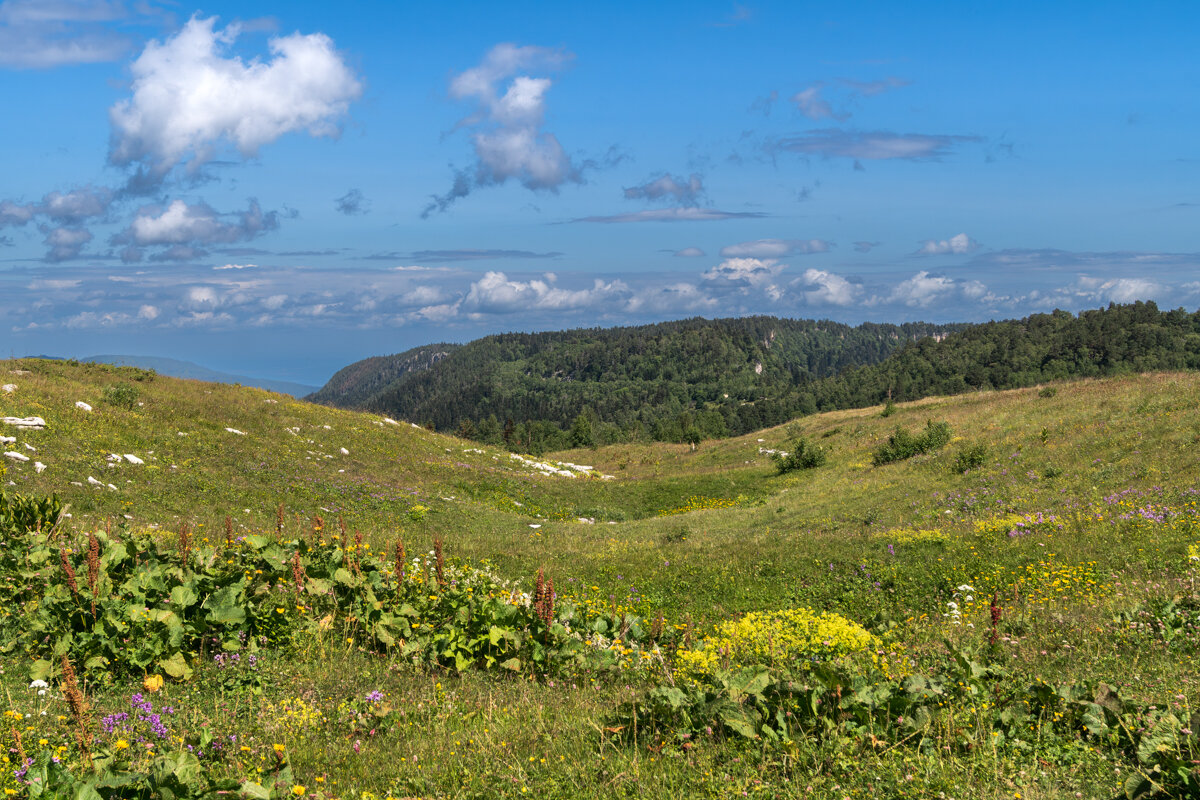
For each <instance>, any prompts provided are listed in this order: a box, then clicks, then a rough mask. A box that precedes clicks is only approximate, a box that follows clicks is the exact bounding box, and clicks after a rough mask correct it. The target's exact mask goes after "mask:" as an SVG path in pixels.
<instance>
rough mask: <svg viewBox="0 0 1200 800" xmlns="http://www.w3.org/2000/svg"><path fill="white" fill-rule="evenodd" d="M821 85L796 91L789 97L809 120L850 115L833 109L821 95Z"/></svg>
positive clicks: (839, 118) (838, 118) (847, 116)
mask: <svg viewBox="0 0 1200 800" xmlns="http://www.w3.org/2000/svg"><path fill="white" fill-rule="evenodd" d="M822 85H823V84H820V83H818V84H815V85H813V86H809V87H808V88H807V89H801V90H800V91H798V92H796V93H795V94H794V95H792V97H791V101H792V105H794V106H796V110H798V111H799V112H800V113H801V114H803V115H804V116H806V117H808V118H809V119H811V120H820V119H835V120H838V121H841V120H845V119H848V118H849V117H850V115H849V114H848V113H845V112H837V111H834V110H833V106H832V105H830V104H829V101H828V100H826V99H825V98H824V97H822V96H821V87H822Z"/></svg>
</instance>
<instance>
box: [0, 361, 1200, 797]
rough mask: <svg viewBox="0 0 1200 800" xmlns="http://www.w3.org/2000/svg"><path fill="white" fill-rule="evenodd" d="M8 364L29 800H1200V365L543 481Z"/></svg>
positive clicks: (569, 455)
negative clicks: (793, 455) (792, 460)
mask: <svg viewBox="0 0 1200 800" xmlns="http://www.w3.org/2000/svg"><path fill="white" fill-rule="evenodd" d="M0 369H3V370H4V371H5V372H6V373H7V374H8V375H9V376H10V377H7V378H6V381H8V380H11V382H12V384H13V386H14V390H13V391H12V392H8V393H6V394H5V395H4V396H3V397H0V402H3V403H4V405H3V408H2V409H0V411H2V412H3V413H2V414H0V416H3V417H4V418H5V423H4V425H3V426H0V435H2V436H3V437H4V442H3V450H4V452H5V454H6V455H5V457H4V459H3V461H0V469H3V473H4V474H3V477H2V478H0V482H2V483H4V484H5V486H4V491H3V493H2V494H0V536H3V537H4V546H3V548H2V549H0V601H2V602H0V632H2V633H3V636H0V685H3V688H4V692H5V696H4V701H3V702H4V705H5V709H4V715H3V719H2V720H0V742H2V748H3V749H2V753H3V759H4V763H3V771H2V772H0V788H2V789H3V791H4V793H5V795H6V796H15V797H31V798H42V797H44V798H59V797H72V798H87V799H89V800H91V799H93V798H104V799H105V800H107V799H108V798H152V797H164V798H212V799H213V800H215V799H216V798H285V797H291V798H297V797H310V798H322V799H327V798H388V797H391V798H410V797H470V798H484V797H487V798H492V797H514V798H515V797H525V796H532V795H537V796H540V797H564V798H565V797H570V798H586V797H642V796H648V797H660V796H661V797H711V798H733V797H762V798H774V797H803V798H809V797H813V798H817V797H820V798H847V797H849V798H880V797H937V798H959V800H966V799H968V798H996V799H998V798H1010V799H1012V798H1077V797H1089V798H1092V797H1106V798H1114V797H1126V798H1150V797H1200V771H1198V769H1197V768H1198V767H1200V670H1198V669H1197V667H1196V664H1197V655H1198V654H1200V592H1198V590H1197V586H1196V578H1197V577H1198V576H1200V505H1198V503H1200V469H1198V466H1200V460H1198V457H1197V455H1196V454H1197V453H1198V452H1200V449H1198V448H1200V407H1198V404H1197V403H1196V402H1195V398H1196V397H1197V396H1200V395H1198V391H1200V377H1198V376H1195V375H1193V374H1168V373H1164V374H1153V375H1130V376H1127V377H1121V378H1111V379H1106V380H1097V381H1081V382H1077V383H1062V384H1056V385H1055V387H1054V388H1055V389H1056V391H1053V392H1046V391H1042V390H1039V389H1038V388H1032V389H1023V390H1015V391H1006V392H989V393H977V394H968V395H963V396H959V397H955V398H933V399H929V400H924V401H919V402H915V403H906V404H894V405H890V406H888V408H887V413H886V415H884V414H882V413H881V412H882V409H881V408H879V407H876V408H870V409H859V410H853V411H839V412H832V413H829V414H823V415H816V416H810V417H805V418H802V419H800V420H797V421H795V422H793V423H791V424H790V425H789V426H785V427H781V428H778V429H770V430H766V431H761V432H758V433H755V434H751V435H749V436H745V437H741V438H735V439H726V440H720V441H714V442H702V443H700V444H699V446H697V447H694V448H693V447H692V446H690V445H671V444H665V443H651V444H620V445H613V446H610V447H602V448H599V449H596V450H590V449H589V450H579V451H568V452H564V453H557V454H551V455H550V456H544V457H542V458H540V459H534V458H532V457H529V458H512V457H510V455H509V454H507V453H504V452H500V451H493V450H492V449H490V448H486V447H479V446H476V445H475V444H474V443H471V442H466V441H462V440H459V439H456V438H454V437H451V436H446V435H442V434H438V433H433V432H430V431H427V430H423V429H418V428H416V427H415V426H413V425H411V424H410V423H407V422H404V421H400V420H392V419H388V418H385V417H380V416H378V415H371V414H361V413H352V412H345V411H338V410H332V409H327V408H322V407H319V406H312V405H308V404H303V403H299V402H296V401H292V400H290V399H288V398H284V397H282V396H279V395H272V394H269V393H267V392H263V391H259V390H254V389H246V388H242V387H232V386H219V385H215V384H200V383H196V382H186V381H177V380H172V379H169V378H163V377H161V376H157V375H154V374H153V373H147V372H144V371H141V370H135V369H130V368H115V367H104V366H98V365H78V364H71V363H68V362H50V361H42V360H37V359H22V360H13V361H7V362H2V363H0ZM84 405H86V406H87V407H88V410H85V409H84V408H83V406H84ZM33 419H38V420H41V424H33V423H31V422H29V421H30V420H33ZM13 421H21V422H22V424H20V425H18V424H16V422H13ZM914 431H916V432H917V433H915V434H914V433H912V432H914ZM798 442H801V443H804V448H803V449H804V451H805V452H810V451H811V452H815V448H818V447H819V452H820V453H821V454H822V458H820V459H809V460H807V461H805V463H803V464H797V465H795V467H794V468H793V467H789V468H788V469H782V468H780V465H779V460H780V458H781V457H780V456H778V453H780V452H799V451H800V450H801V448H797V447H796V443H798ZM914 442H915V443H916V444H914ZM917 445H919V446H917ZM8 453H15V454H16V455H21V456H25V458H24V460H23V459H21V458H16V457H13V456H9V455H7V454H8ZM772 456H775V458H774V459H773V458H772ZM35 463H36V464H39V465H41V468H36V467H35Z"/></svg>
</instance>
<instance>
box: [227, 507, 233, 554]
mask: <svg viewBox="0 0 1200 800" xmlns="http://www.w3.org/2000/svg"><path fill="white" fill-rule="evenodd" d="M225 547H227V548H228V547H233V517H231V516H229V515H228V514H226V515H225Z"/></svg>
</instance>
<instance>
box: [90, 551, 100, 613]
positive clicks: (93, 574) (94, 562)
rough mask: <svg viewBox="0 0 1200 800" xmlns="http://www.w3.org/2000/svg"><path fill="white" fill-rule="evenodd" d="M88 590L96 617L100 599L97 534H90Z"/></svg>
mask: <svg viewBox="0 0 1200 800" xmlns="http://www.w3.org/2000/svg"><path fill="white" fill-rule="evenodd" d="M87 565H88V576H87V578H88V589H89V590H90V591H91V593H92V616H93V617H94V616H96V600H98V599H99V598H100V541H99V540H98V539H97V538H96V534H94V533H89V534H88V554H87Z"/></svg>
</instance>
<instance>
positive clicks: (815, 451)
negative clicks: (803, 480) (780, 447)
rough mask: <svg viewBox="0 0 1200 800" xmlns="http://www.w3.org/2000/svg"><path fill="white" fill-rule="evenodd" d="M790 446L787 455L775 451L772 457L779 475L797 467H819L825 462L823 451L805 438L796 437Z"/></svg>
mask: <svg viewBox="0 0 1200 800" xmlns="http://www.w3.org/2000/svg"><path fill="white" fill-rule="evenodd" d="M791 448H792V449H791V450H790V451H789V452H788V453H787V455H783V454H779V453H777V454H776V455H775V457H774V458H775V468H776V469H777V470H779V474H780V475H783V474H784V473H787V472H792V471H793V470H797V469H812V468H813V467H820V466H822V465H824V463H825V451H824V450H822V449H821V448H820V447H818V446H817V445H815V444H813V443H812V442H810V441H808V440H807V439H804V438H800V439H796V440H795V441H794V442H792V445H791Z"/></svg>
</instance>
